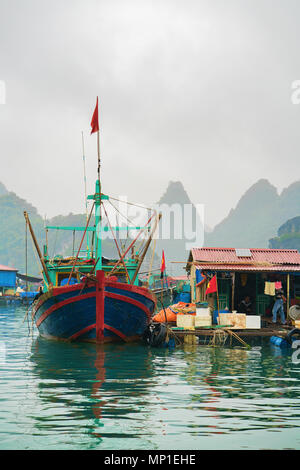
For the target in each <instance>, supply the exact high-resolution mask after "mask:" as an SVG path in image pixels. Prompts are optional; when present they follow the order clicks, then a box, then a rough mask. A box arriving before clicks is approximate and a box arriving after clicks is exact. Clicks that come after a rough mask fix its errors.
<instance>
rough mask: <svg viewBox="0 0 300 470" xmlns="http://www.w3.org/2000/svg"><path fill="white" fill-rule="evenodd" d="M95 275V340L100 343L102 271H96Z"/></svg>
mask: <svg viewBox="0 0 300 470" xmlns="http://www.w3.org/2000/svg"><path fill="white" fill-rule="evenodd" d="M96 277H97V282H96V341H97V343H102V342H103V340H104V298H105V291H104V278H105V276H104V271H97V272H96Z"/></svg>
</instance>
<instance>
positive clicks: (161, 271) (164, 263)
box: [160, 250, 166, 278]
mask: <svg viewBox="0 0 300 470" xmlns="http://www.w3.org/2000/svg"><path fill="white" fill-rule="evenodd" d="M165 269H166V260H165V252H164V250H163V252H162V258H161V265H160V273H161V275H160V277H161V278H163V275H164V271H165Z"/></svg>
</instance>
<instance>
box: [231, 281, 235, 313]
mask: <svg viewBox="0 0 300 470" xmlns="http://www.w3.org/2000/svg"><path fill="white" fill-rule="evenodd" d="M231 289H232V292H231V311H233V310H234V289H235V273H232V287H231Z"/></svg>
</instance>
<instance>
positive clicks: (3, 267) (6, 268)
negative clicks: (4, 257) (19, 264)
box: [0, 264, 18, 271]
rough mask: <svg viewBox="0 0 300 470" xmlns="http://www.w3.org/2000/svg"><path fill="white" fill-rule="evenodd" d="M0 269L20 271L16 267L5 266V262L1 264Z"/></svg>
mask: <svg viewBox="0 0 300 470" xmlns="http://www.w3.org/2000/svg"><path fill="white" fill-rule="evenodd" d="M0 271H18V270H17V269H15V268H10V267H9V266H4V265H3V264H0Z"/></svg>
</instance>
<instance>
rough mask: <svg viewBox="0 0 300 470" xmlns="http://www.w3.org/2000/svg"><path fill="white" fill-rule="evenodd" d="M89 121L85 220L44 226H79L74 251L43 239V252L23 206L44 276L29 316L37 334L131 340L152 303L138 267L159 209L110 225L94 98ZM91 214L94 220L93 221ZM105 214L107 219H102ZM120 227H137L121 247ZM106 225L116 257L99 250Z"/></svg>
mask: <svg viewBox="0 0 300 470" xmlns="http://www.w3.org/2000/svg"><path fill="white" fill-rule="evenodd" d="M91 126H92V132H91V134H92V133H93V132H97V136H98V139H97V143H98V144H97V147H98V179H97V181H96V184H95V193H94V194H93V195H90V196H87V199H88V200H91V201H92V209H91V211H90V213H89V216H88V217H87V223H86V226H85V227H77V226H63V227H62V226H46V232H47V233H48V230H71V231H72V232H73V233H75V232H76V231H77V232H81V234H82V238H81V243H80V245H79V248H78V251H77V254H76V256H74V255H73V256H70V257H54V258H51V257H50V256H49V254H48V246H47V243H46V245H44V252H43V254H42V253H41V250H40V248H39V244H38V242H37V239H36V237H35V233H34V230H33V227H32V225H31V222H30V219H29V215H28V214H27V213H26V212H24V216H25V220H26V224H27V227H28V228H29V231H30V234H31V237H32V240H33V242H34V246H35V248H36V251H37V255H38V258H39V260H40V262H41V266H42V274H43V278H44V287H43V292H42V293H41V295H40V296H39V297H38V298H37V299H36V300H35V302H34V303H33V305H32V318H33V320H34V323H35V325H36V327H37V328H38V331H39V334H40V335H41V336H43V337H46V338H50V339H56V340H63V341H89V342H97V343H105V342H114V341H125V342H130V341H135V340H137V339H139V338H140V337H141V336H142V335H143V333H144V331H145V330H146V328H147V326H148V325H149V323H150V321H151V318H152V315H153V313H154V311H155V308H156V297H155V295H154V294H153V293H152V292H151V290H150V289H149V288H147V287H144V286H139V282H138V273H139V270H140V267H141V265H142V263H143V261H144V259H145V256H146V253H147V250H148V248H149V246H150V243H151V240H152V238H153V235H154V233H155V231H156V228H157V225H158V223H159V220H160V217H161V214H157V213H156V212H155V211H153V214H152V215H151V216H150V217H149V219H148V221H147V222H146V224H145V226H142V227H141V226H138V227H137V226H125V227H124V226H116V227H112V226H111V224H110V222H109V218H108V215H107V211H106V209H105V203H106V202H107V201H109V200H110V197H109V196H108V195H106V194H103V193H102V191H101V180H100V150H99V148H100V146H99V124H98V98H97V104H96V108H95V111H94V114H93V118H92V122H91ZM92 214H94V219H93V220H94V223H93V224H92V225H91V223H90V222H91V220H92ZM104 214H105V215H106V224H104V223H103V217H104ZM107 222H108V225H107ZM122 229H123V230H127V231H129V230H135V233H136V232H138V234H137V236H136V237H135V238H134V239H133V240H132V239H130V243H129V246H128V247H127V249H126V250H125V249H124V250H123V252H122V250H121V248H120V247H119V245H118V243H117V237H116V236H115V234H116V233H117V232H118V231H119V230H122ZM108 230H110V231H111V233H112V236H113V239H114V241H115V243H116V247H117V250H118V255H119V258H118V259H114V260H110V259H107V258H105V257H104V256H103V254H102V238H103V233H104V232H105V231H108ZM145 233H146V234H147V237H146V239H145V240H144V241H143V243H142V249H141V251H140V252H136V251H135V249H134V247H135V244H136V242H137V239H138V238H139V237H141V235H142V234H145ZM84 239H87V240H89V243H88V246H87V249H86V250H82V249H81V248H82V244H83V241H84ZM82 253H84V254H82Z"/></svg>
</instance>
